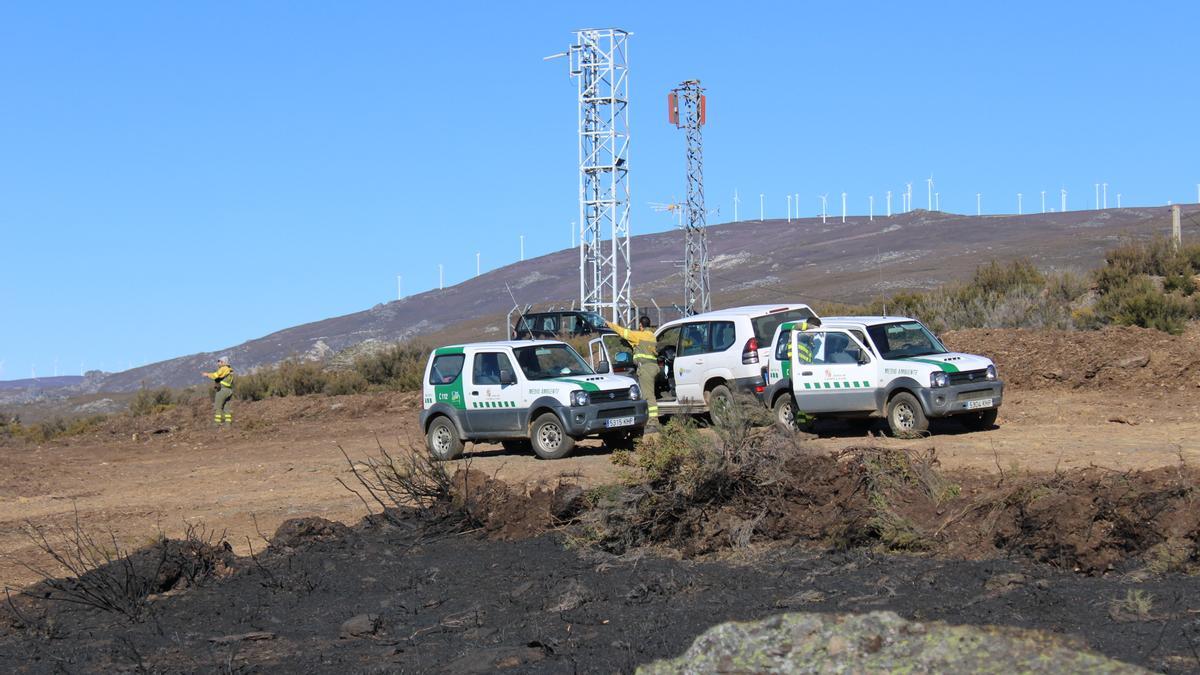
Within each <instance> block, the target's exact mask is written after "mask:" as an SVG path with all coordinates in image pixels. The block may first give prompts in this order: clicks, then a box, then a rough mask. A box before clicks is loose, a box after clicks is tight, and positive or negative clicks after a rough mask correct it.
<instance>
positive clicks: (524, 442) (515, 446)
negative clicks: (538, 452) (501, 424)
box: [500, 438, 530, 453]
mask: <svg viewBox="0 0 1200 675" xmlns="http://www.w3.org/2000/svg"><path fill="white" fill-rule="evenodd" d="M500 447H502V448H504V450H505V452H513V453H516V452H521V453H524V452H529V449H530V444H529V439H527V438H514V439H512V440H508V441H500Z"/></svg>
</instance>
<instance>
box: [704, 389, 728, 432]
mask: <svg viewBox="0 0 1200 675" xmlns="http://www.w3.org/2000/svg"><path fill="white" fill-rule="evenodd" d="M731 405H733V393H732V392H730V391H729V387H726V386H725V385H723V384H718V385H717V386H715V387H713V388H712V389H710V390H709V392H708V416H709V418H711V419H712V422H713V424H721V422H722V421H723V420H724V419H725V418H726V416H725V411H726V410H728V409H729V406H731Z"/></svg>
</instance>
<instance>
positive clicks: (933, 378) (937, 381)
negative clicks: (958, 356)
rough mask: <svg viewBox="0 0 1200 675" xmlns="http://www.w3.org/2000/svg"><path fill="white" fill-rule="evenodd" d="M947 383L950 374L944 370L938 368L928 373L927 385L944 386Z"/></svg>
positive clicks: (948, 382)
mask: <svg viewBox="0 0 1200 675" xmlns="http://www.w3.org/2000/svg"><path fill="white" fill-rule="evenodd" d="M948 384H950V376H949V375H947V374H946V373H945V372H944V371H941V370H939V371H937V372H935V373H930V375H929V386H931V387H944V386H946V385H948Z"/></svg>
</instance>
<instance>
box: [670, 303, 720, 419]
mask: <svg viewBox="0 0 1200 675" xmlns="http://www.w3.org/2000/svg"><path fill="white" fill-rule="evenodd" d="M710 328H711V326H710V324H709V322H707V321H696V322H694V323H685V324H683V326H682V327H681V328H680V331H679V347H678V350H677V351H676V352H675V368H674V370H675V374H674V378H675V398H676V400H678V401H679V402H680V403H702V402H703V401H704V380H703V379H702V378H703V376H704V371H705V370H706V368H707V365H706V362H707V359H708V355H709V352H710V351H711V335H710Z"/></svg>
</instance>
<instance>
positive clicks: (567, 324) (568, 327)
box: [561, 314, 583, 334]
mask: <svg viewBox="0 0 1200 675" xmlns="http://www.w3.org/2000/svg"><path fill="white" fill-rule="evenodd" d="M561 330H562V332H564V333H572V334H574V333H581V332H583V331H581V330H580V329H579V317H578V316H576V315H574V314H563V317H562V329H561Z"/></svg>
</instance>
